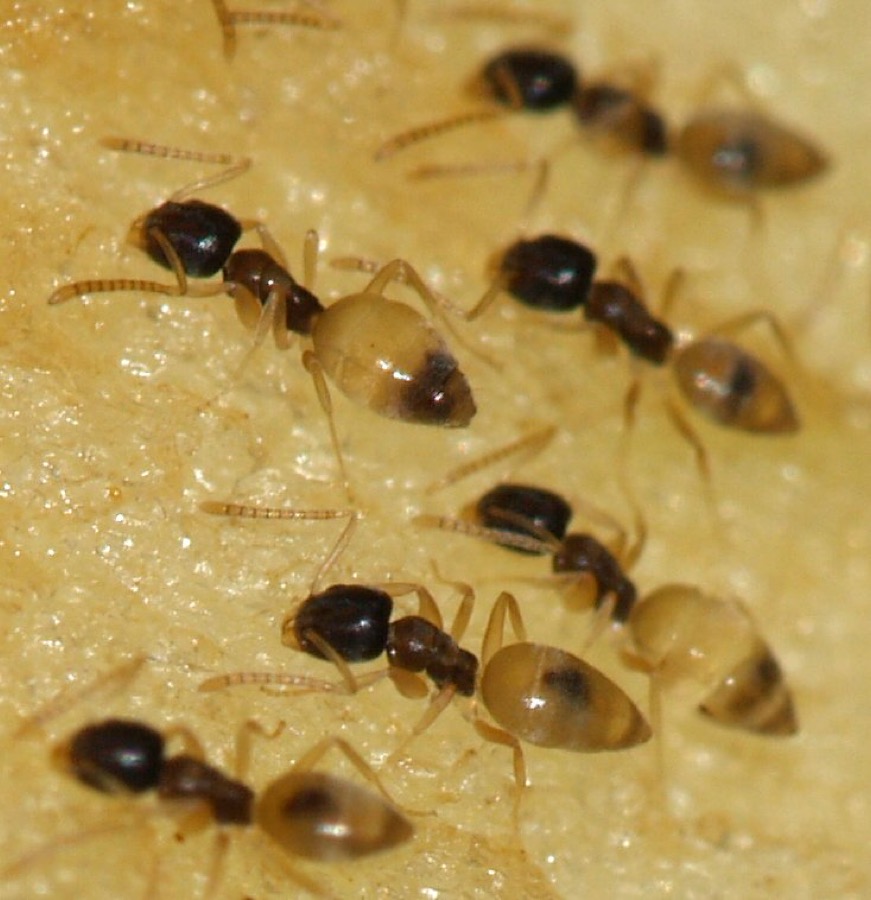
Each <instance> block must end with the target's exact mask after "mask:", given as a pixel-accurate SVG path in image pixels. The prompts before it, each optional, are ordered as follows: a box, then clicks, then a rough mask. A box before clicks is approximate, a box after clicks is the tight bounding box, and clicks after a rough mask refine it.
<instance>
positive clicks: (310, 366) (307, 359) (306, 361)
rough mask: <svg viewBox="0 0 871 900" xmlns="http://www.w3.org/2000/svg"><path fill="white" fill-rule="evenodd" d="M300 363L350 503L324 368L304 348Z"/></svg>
mask: <svg viewBox="0 0 871 900" xmlns="http://www.w3.org/2000/svg"><path fill="white" fill-rule="evenodd" d="M302 364H303V365H304V366H305V368H306V371H307V372H308V373H309V375H311V377H312V381H313V382H314V386H315V391H316V392H317V395H318V400H319V401H320V404H321V409H322V410H323V411H324V415H325V416H326V417H327V423H328V424H329V428H330V440H331V441H332V444H333V453H334V454H335V457H336V463H337V464H338V466H339V477H340V478H341V480H342V485H343V486H344V488H345V493H346V495H347V496H348V499H349V500H350V501H351V503H353V502H354V497H353V492H352V491H351V483H350V481H349V480H348V472H347V469H346V468H345V457H344V455H343V454H342V448H341V445H340V444H339V435H338V432H337V431H336V419H335V416H334V415H333V401H332V399H331V398H330V389H329V387H328V385H327V379H326V378H325V377H324V370H323V367H322V366H321V364H320V362H318V358H317V357H316V356H315V354H314V353H313V352H312V351H311V350H306V351H305V352H304V353H303V355H302Z"/></svg>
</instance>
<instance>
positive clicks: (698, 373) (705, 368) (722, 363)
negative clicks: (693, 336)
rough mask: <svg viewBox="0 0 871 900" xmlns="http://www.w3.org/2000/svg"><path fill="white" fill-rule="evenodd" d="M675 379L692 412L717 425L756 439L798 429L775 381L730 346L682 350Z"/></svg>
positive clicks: (714, 343)
mask: <svg viewBox="0 0 871 900" xmlns="http://www.w3.org/2000/svg"><path fill="white" fill-rule="evenodd" d="M674 375H675V378H676V379H677V383H678V386H679V387H680V390H681V392H682V393H683V395H684V396H685V397H686V398H687V400H688V401H689V402H690V404H691V405H692V406H693V408H694V409H697V410H699V411H700V412H702V413H704V414H705V415H706V416H708V418H710V419H712V420H713V421H715V422H717V423H719V424H720V425H725V426H727V427H729V428H738V429H741V430H742V431H749V432H753V433H755V434H791V433H792V432H795V431H798V429H799V428H800V426H801V423H800V420H799V417H798V413H797V412H796V410H795V407H794V406H793V403H792V400H791V399H790V397H789V394H788V393H787V391H786V388H785V387H784V386H783V384H782V383H781V381H780V379H779V378H777V376H776V375H774V374H773V373H772V372H771V370H770V369H768V367H767V366H765V364H764V363H762V362H761V360H759V359H757V358H756V357H755V356H751V355H750V354H749V353H747V352H745V351H744V350H742V349H741V348H740V347H738V346H736V345H735V344H733V343H731V342H730V341H726V340H722V339H720V338H713V337H711V338H702V339H700V340H697V341H693V342H692V343H690V344H687V345H686V346H685V347H681V348H680V349H678V351H677V353H676V354H675V356H674Z"/></svg>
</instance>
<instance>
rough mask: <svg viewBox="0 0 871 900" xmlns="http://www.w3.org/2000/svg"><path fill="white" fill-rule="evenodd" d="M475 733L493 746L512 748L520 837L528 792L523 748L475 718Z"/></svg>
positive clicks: (515, 813)
mask: <svg viewBox="0 0 871 900" xmlns="http://www.w3.org/2000/svg"><path fill="white" fill-rule="evenodd" d="M473 725H474V726H475V731H477V732H478V734H480V735H481V737H482V738H484V740H485V741H489V742H490V743H492V744H502V746H503V747H510V748H511V751H512V753H513V755H514V805H513V811H512V818H513V821H514V829H515V831H516V832H517V834H518V836H519V834H520V803H521V801H522V799H523V792H524V791H525V790H526V760H525V758H524V756H523V747H522V746H521V745H520V741H519V740H518V739H517V738H516V737H514V735H513V734H510V733H509V732H507V731H504V730H503V729H502V728H497V727H496V726H495V725H491V724H490V723H489V722H485V721H484V720H483V719H480V718H478V717H477V716H476V717H475V719H474V721H473Z"/></svg>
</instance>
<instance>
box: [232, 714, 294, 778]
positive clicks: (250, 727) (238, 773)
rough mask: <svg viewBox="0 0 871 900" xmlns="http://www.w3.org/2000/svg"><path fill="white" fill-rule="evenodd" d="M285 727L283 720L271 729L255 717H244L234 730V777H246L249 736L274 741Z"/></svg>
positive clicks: (249, 761)
mask: <svg viewBox="0 0 871 900" xmlns="http://www.w3.org/2000/svg"><path fill="white" fill-rule="evenodd" d="M286 727H287V723H286V722H284V721H281V722H279V723H278V724H277V725H276V726H275V728H273V729H272V730H271V731H270V730H269V729H267V728H265V727H264V726H263V725H261V724H260V722H258V721H256V719H246V720H245V721H244V722H243V723H242V724H241V725H240V726H239V729H238V730H237V732H236V749H235V753H234V756H235V761H234V765H233V774H234V775H235V777H236V778H237V779H238V780H240V781H243V780H244V779H245V778H247V777H248V770H249V769H250V767H251V738H252V736H253V735H256V736H258V737H261V738H265V739H266V740H269V741H274V740H275V739H276V738H277V737H280V736H281V734H282V733H283V732H284V729H285V728H286Z"/></svg>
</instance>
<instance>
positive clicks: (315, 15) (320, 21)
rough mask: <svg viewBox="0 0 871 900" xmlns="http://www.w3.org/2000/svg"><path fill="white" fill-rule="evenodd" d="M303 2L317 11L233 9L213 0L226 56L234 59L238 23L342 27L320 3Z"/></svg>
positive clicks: (322, 28)
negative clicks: (325, 13)
mask: <svg viewBox="0 0 871 900" xmlns="http://www.w3.org/2000/svg"><path fill="white" fill-rule="evenodd" d="M303 2H304V3H305V4H306V5H307V6H311V7H312V9H313V10H315V11H316V12H304V11H303V10H295V11H290V12H278V11H275V10H231V9H228V8H227V4H226V3H225V2H224V0H212V6H213V8H214V10H215V15H216V16H217V18H218V24H219V25H220V27H221V33H222V35H223V38H224V56H225V57H226V58H227V59H232V58H233V56H234V55H235V53H236V26H237V25H294V26H299V27H302V28H319V29H321V30H323V31H334V30H336V29H338V28H341V27H342V26H341V23H340V22H338V21H336V20H335V19H332V18H329V17H327V16H325V15H323V9H322V7H321V6H320V5H319V4H313V3H311V2H310V0H303Z"/></svg>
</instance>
